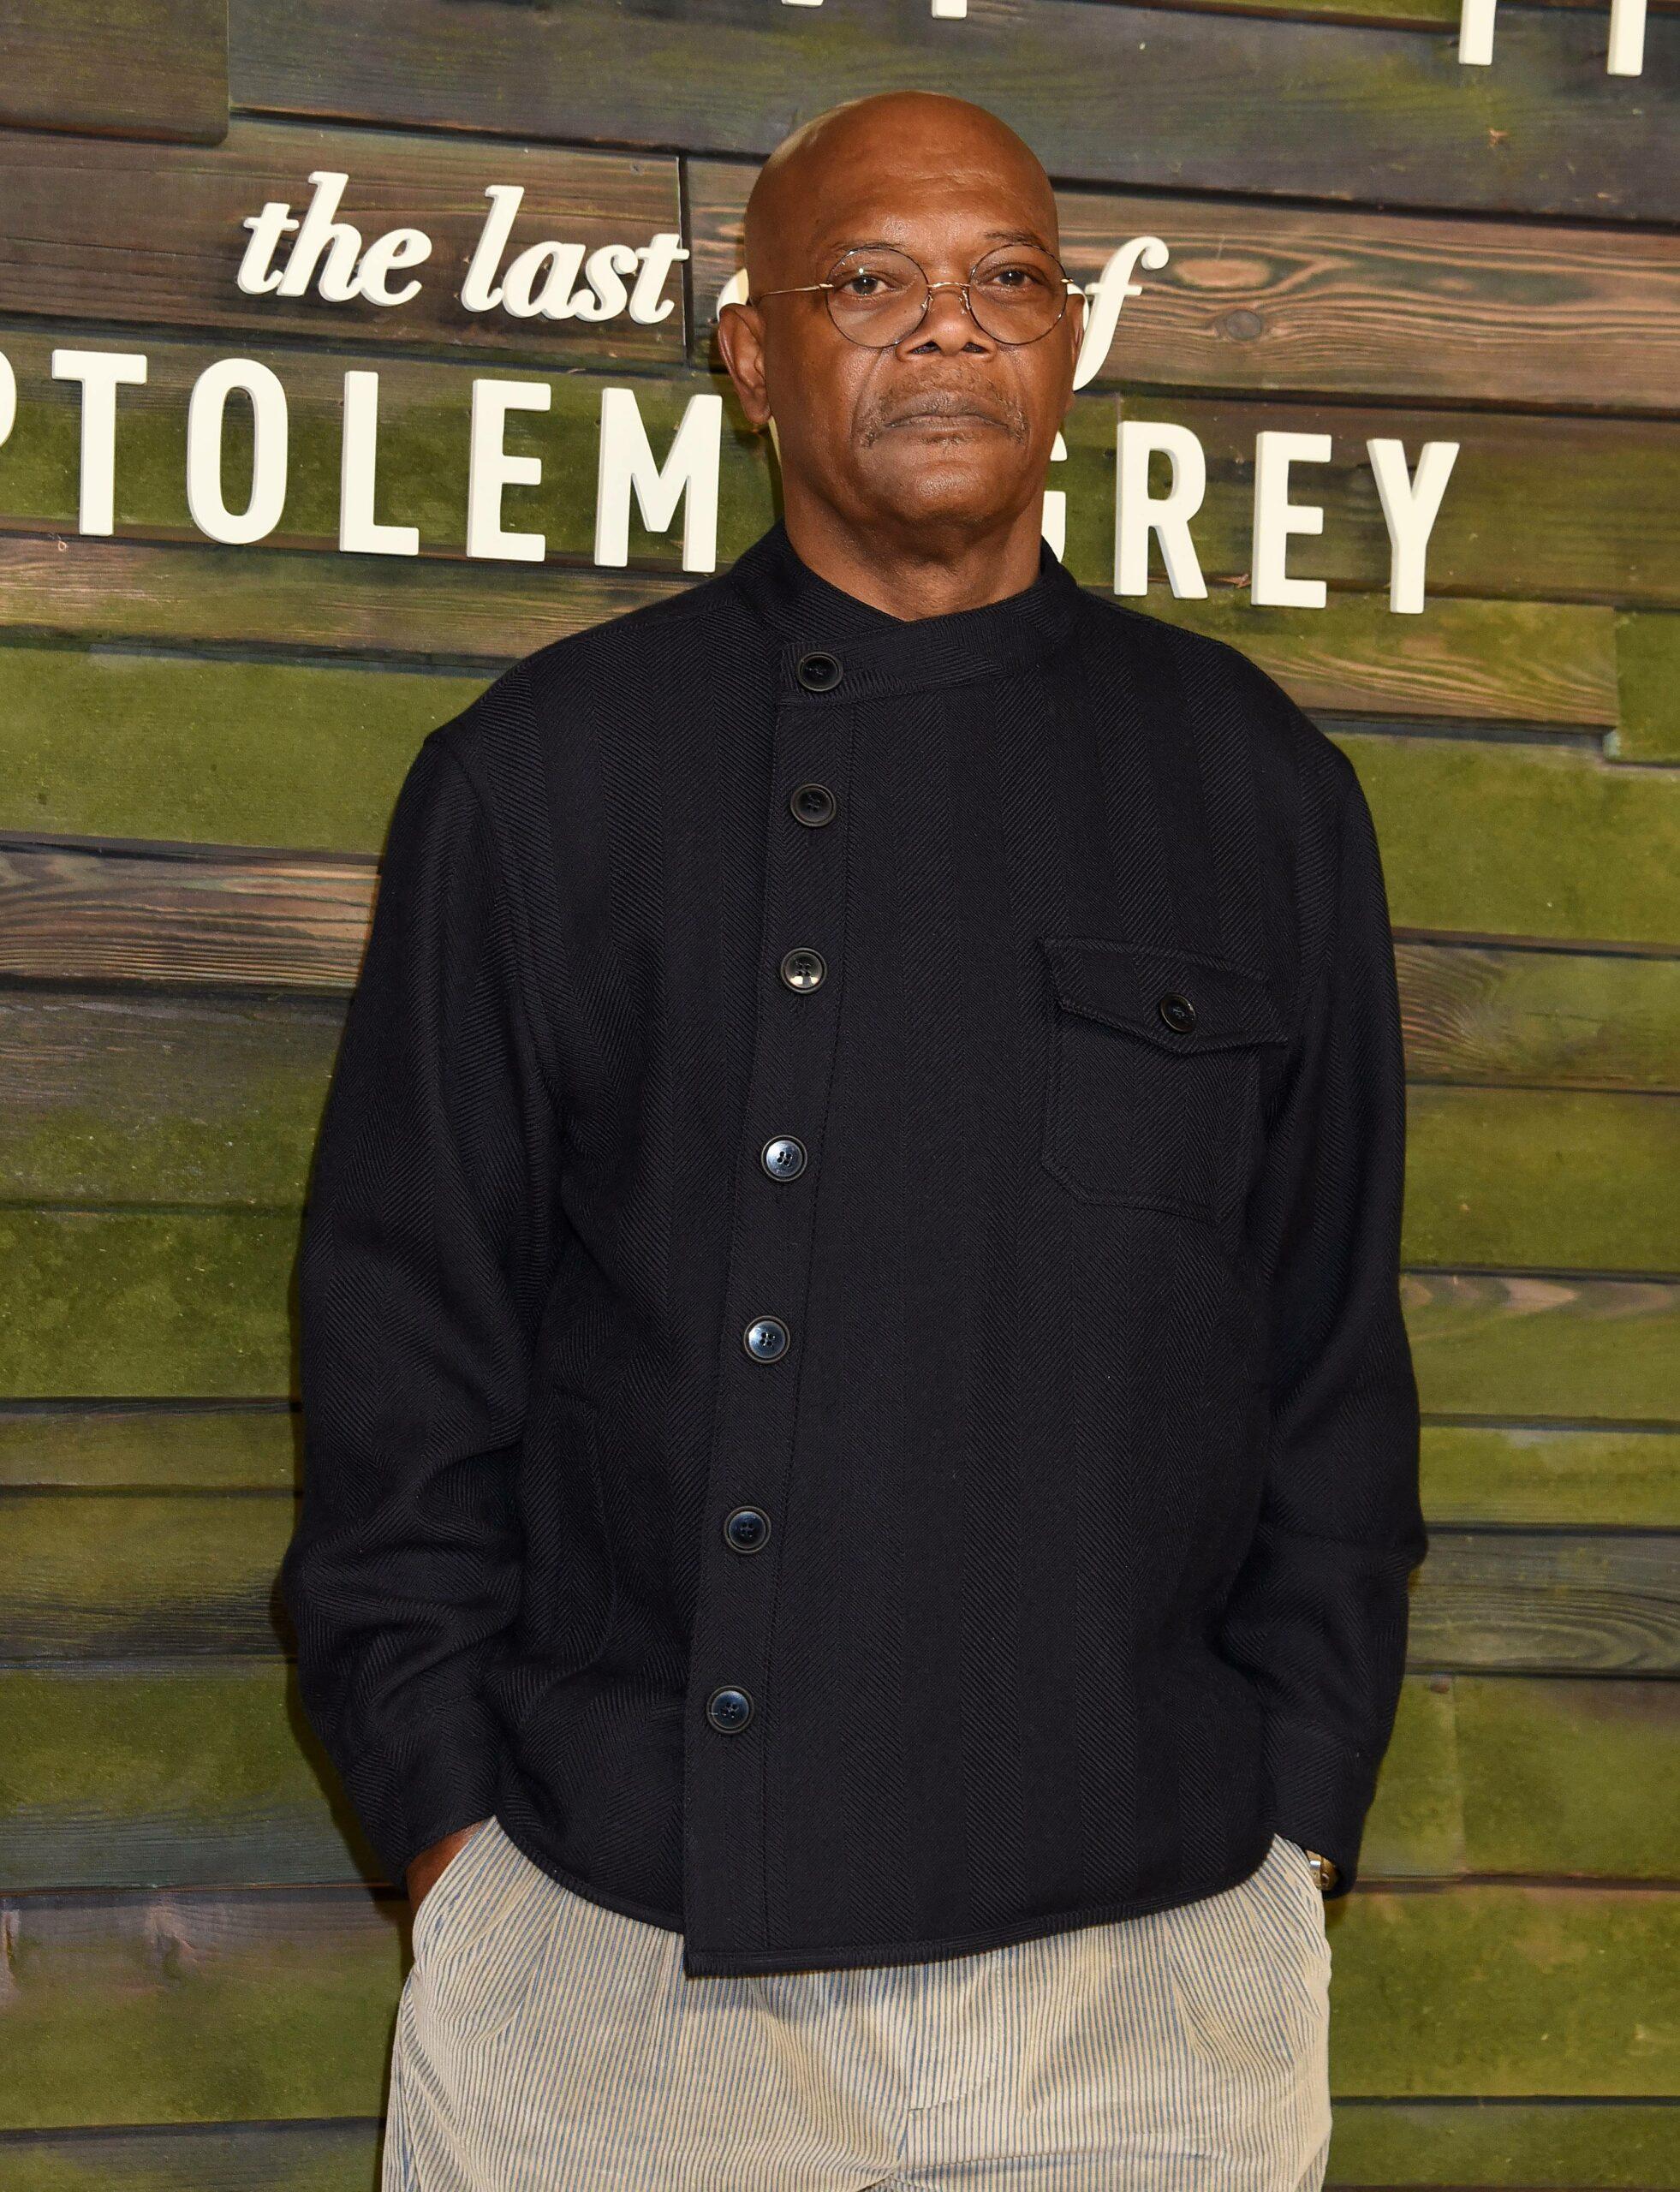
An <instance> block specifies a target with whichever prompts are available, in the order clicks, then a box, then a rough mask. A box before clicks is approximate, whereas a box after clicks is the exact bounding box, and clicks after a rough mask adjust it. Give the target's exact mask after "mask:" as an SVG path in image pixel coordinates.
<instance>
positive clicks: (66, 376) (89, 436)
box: [51, 350, 146, 533]
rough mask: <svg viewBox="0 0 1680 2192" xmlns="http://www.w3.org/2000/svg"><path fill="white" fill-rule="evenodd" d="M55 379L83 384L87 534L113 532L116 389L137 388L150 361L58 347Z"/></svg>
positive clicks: (81, 519)
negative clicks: (121, 387)
mask: <svg viewBox="0 0 1680 2192" xmlns="http://www.w3.org/2000/svg"><path fill="white" fill-rule="evenodd" d="M51 367H52V377H53V378H54V379H55V380H79V381H80V383H81V485H80V515H79V516H78V518H77V520H76V523H77V526H78V527H79V528H80V531H81V532H83V533H109V532H110V529H111V527H112V526H113V524H114V523H115V521H116V391H117V388H118V386H119V385H122V386H124V387H129V388H138V387H139V386H140V384H141V383H142V382H143V381H144V380H145V378H146V360H145V358H144V356H142V355H141V354H140V352H138V351H134V350H55V351H54V352H53V354H52V358H51Z"/></svg>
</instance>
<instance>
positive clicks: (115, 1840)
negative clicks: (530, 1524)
mask: <svg viewBox="0 0 1680 2192" xmlns="http://www.w3.org/2000/svg"><path fill="white" fill-rule="evenodd" d="M1677 1717H1680V1689H1677V1685H1675V1684H1674V1683H1665V1682H1647V1681H1640V1680H1628V1681H1617V1680H1615V1679H1611V1678H1594V1679H1591V1680H1585V1679H1582V1680H1572V1679H1569V1678H1559V1677H1543V1678H1541V1677H1536V1678H1533V1679H1528V1678H1525V1677H1521V1676H1498V1677H1481V1676H1475V1675H1456V1676H1443V1675H1422V1674H1416V1675H1409V1676H1408V1677H1407V1678H1406V1680H1405V1682H1404V1683H1403V1685H1402V1688H1401V1695H1400V1704H1399V1710H1398V1712H1397V1715H1396V1722H1395V1730H1394V1736H1393V1741H1392V1742H1391V1746H1390V1748H1389V1752H1388V1755H1387V1757H1386V1758H1385V1762H1384V1766H1383V1771H1382V1774H1381V1777H1380V1779H1379V1786H1378V1791H1377V1799H1376V1802H1375V1803H1374V1804H1373V1807H1372V1810H1371V1815H1370V1818H1369V1820H1368V1821H1367V1828H1366V1840H1365V1849H1364V1854H1363V1857H1362V1860H1361V1863H1362V1868H1363V1874H1364V1877H1365V1879H1367V1880H1380V1879H1409V1878H1416V1879H1437V1880H1439V1879H1458V1878H1461V1877H1463V1876H1465V1875H1471V1876H1475V1877H1480V1878H1488V1877H1491V1876H1494V1875H1498V1874H1506V1875H1524V1874H1526V1875H1528V1876H1530V1877H1542V1878H1545V1877H1556V1876H1558V1875H1569V1876H1570V1877H1572V1878H1574V1879H1576V1880H1578V1881H1581V1882H1588V1881H1592V1880H1594V1879H1598V1880H1629V1879H1651V1880H1668V1881H1673V1880H1675V1879H1680V1785H1677V1782H1680V1744H1677V1742H1675V1733H1676V1724H1677ZM0 1719H3V1722H4V1724H5V1726H6V1730H7V1741H6V1746H5V1750H4V1753H3V1755H0V1799H3V1801H0V1888H3V1889H5V1890H8V1891H13V1892H17V1891H25V1890H37V1891H38V1890H42V1889H54V1890H59V1889H69V1888H93V1887H101V1888H104V1887H144V1886H176V1887H185V1886H237V1885H246V1884H249V1883H252V1882H255V1881H261V1882H264V1883H266V1884H284V1883H309V1882H332V1881H348V1880H353V1879H357V1878H360V1879H366V1880H369V1881H376V1880H377V1879H378V1876H379V1866H378V1860H377V1858H375V1857H374V1856H373V1855H372V1852H371V1851H370V1850H369V1849H368V1848H367V1846H366V1843H365V1842H364V1841H363V1839H362V1838H361V1836H360V1832H359V1831H358V1830H357V1828H356V1826H355V1824H354V1820H353V1819H352V1818H351V1816H350V1814H349V1808H348V1806H347V1805H346V1803H345V1802H344V1799H343V1793H342V1791H341V1790H340V1789H339V1786H338V1783H337V1777H336V1775H335V1774H334V1772H333V1770H332V1768H331V1766H330V1765H329V1764H328V1763H327V1762H326V1760H325V1758H324V1757H323V1756H322V1755H321V1754H320V1751H319V1747H318V1746H317V1744H316V1742H315V1741H314V1738H313V1734H312V1733H311V1731H310V1730H309V1728H308V1724H307V1721H306V1720H305V1719H304V1718H303V1715H302V1713H301V1709H300V1707H299V1705H298V1701H297V1698H296V1695H295V1684H294V1677H293V1675H292V1671H291V1670H290V1668H289V1667H288V1666H287V1665H284V1664H283V1663H282V1662H280V1661H278V1660H271V1661H257V1660H251V1659H186V1660H175V1661H158V1660H149V1659H148V1660H135V1661H126V1662H125V1661H121V1660H116V1661H110V1660H106V1661H89V1662H86V1663H82V1664H79V1665H57V1666H34V1667H20V1666H12V1667H9V1668H5V1669H0ZM0 2183H3V2180H0Z"/></svg>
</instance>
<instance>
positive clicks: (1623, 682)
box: [1610, 610, 1680, 761]
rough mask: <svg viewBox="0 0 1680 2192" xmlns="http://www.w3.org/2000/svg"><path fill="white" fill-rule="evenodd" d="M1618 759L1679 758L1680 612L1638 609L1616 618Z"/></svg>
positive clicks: (1615, 741)
mask: <svg viewBox="0 0 1680 2192" xmlns="http://www.w3.org/2000/svg"><path fill="white" fill-rule="evenodd" d="M1616 664H1617V676H1618V680H1619V688H1620V689H1619V696H1618V713H1619V724H1618V727H1617V730H1616V732H1615V734H1614V736H1613V737H1612V738H1611V742H1610V743H1611V747H1612V748H1613V749H1614V754H1615V756H1616V758H1617V759H1624V758H1625V759H1628V760H1629V761H1680V703H1677V700H1676V698H1675V695H1676V694H1680V616H1665V615H1663V614H1662V613H1661V612H1660V611H1654V610H1652V611H1638V610H1635V611H1630V612H1629V613H1628V614H1626V615H1624V616H1618V617H1617V619H1616Z"/></svg>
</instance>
